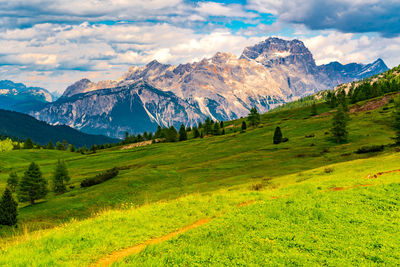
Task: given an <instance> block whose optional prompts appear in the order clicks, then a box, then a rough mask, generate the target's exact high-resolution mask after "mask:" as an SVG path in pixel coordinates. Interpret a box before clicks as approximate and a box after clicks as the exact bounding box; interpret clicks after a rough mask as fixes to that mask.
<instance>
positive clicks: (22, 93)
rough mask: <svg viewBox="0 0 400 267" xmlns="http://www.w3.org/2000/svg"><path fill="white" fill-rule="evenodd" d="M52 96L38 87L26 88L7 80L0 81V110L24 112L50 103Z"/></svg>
mask: <svg viewBox="0 0 400 267" xmlns="http://www.w3.org/2000/svg"><path fill="white" fill-rule="evenodd" d="M53 100H54V96H53V95H52V94H51V93H50V92H49V91H47V90H46V89H43V88H40V87H27V86H26V85H24V84H22V83H14V82H12V81H9V80H2V81H0V108H2V109H10V110H16V111H26V110H29V109H32V108H35V107H37V106H40V105H41V104H42V103H46V102H52V101H53Z"/></svg>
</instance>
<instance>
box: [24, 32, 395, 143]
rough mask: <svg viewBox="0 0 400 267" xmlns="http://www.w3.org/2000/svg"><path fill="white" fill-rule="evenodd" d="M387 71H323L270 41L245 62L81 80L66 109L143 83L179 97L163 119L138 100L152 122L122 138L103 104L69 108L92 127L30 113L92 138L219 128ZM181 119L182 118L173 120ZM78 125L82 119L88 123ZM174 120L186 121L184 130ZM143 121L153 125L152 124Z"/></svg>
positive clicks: (296, 47) (222, 59) (160, 67)
mask: <svg viewBox="0 0 400 267" xmlns="http://www.w3.org/2000/svg"><path fill="white" fill-rule="evenodd" d="M385 70H387V66H386V65H385V63H384V62H383V61H382V60H380V59H378V60H376V61H375V62H373V63H370V64H367V65H364V64H357V63H350V64H346V65H343V64H340V63H338V62H332V63H330V64H326V65H319V66H318V65H316V63H315V60H314V58H313V55H312V54H311V52H310V51H309V50H308V48H307V47H306V46H305V45H304V43H303V42H302V41H300V40H291V41H287V40H282V39H279V38H268V39H266V40H265V41H263V42H261V43H259V44H256V45H254V46H249V47H246V48H245V49H244V50H243V53H242V55H241V56H240V57H237V56H235V55H233V54H231V53H223V52H218V53H216V54H215V55H214V56H213V57H211V58H205V59H203V60H201V61H198V62H194V63H186V64H179V65H170V64H162V63H160V62H158V61H157V60H153V61H151V62H149V63H148V64H147V65H145V66H142V67H138V66H132V67H130V68H129V69H128V71H127V72H126V73H125V74H123V75H122V76H121V77H120V78H119V79H117V80H114V81H112V80H107V81H100V82H98V83H94V82H92V81H90V80H88V79H82V80H80V81H78V82H76V83H74V84H72V85H71V86H69V87H68V88H67V89H66V91H65V92H64V94H63V95H62V96H61V98H60V100H61V99H64V101H68V99H69V98H71V97H73V96H74V95H76V94H88V95H87V97H88V99H92V100H93V98H94V95H95V94H96V93H93V92H98V93H99V94H98V96H99V97H100V98H101V99H103V100H104V99H106V98H104V96H103V95H102V93H101V92H100V91H101V90H104V89H112V88H127V89H129V90H131V89H132V87H129V86H131V85H138V83H139V82H144V83H145V84H147V85H148V86H149V87H152V88H155V89H157V90H158V91H157V92H158V93H157V94H160V93H161V92H171V93H172V94H173V95H174V97H176V98H179V99H180V100H181V101H175V102H174V103H175V104H176V103H178V102H179V104H176V105H174V106H169V108H172V107H173V108H176V110H167V109H164V111H165V112H167V114H168V115H167V114H165V115H160V113H159V111H158V110H157V109H156V108H155V106H157V103H155V102H154V101H153V99H158V100H160V101H161V106H163V108H165V107H167V105H166V104H165V103H166V102H165V101H166V98H165V97H164V96H161V97H159V96H156V95H154V94H149V96H150V95H151V97H152V98H153V99H144V98H143V97H144V96H141V97H139V98H140V101H138V102H135V105H134V106H135V107H136V108H137V109H138V110H142V109H144V110H147V111H146V112H145V113H146V114H147V115H146V117H148V118H149V119H150V121H151V122H152V123H148V122H146V123H145V125H146V127H142V126H140V125H139V124H137V123H130V122H129V123H128V124H129V125H131V126H130V127H125V126H124V127H120V128H121V129H117V130H116V129H113V127H111V125H112V124H113V123H110V125H109V127H108V128H109V129H106V128H107V127H106V120H105V118H102V117H101V116H100V117H96V116H94V115H95V114H98V112H97V111H96V106H95V105H96V104H95V103H98V102H94V103H90V102H85V105H86V106H85V107H78V106H76V105H75V104H76V102H74V101H73V100H70V101H69V102H70V105H69V108H70V112H71V113H75V114H77V113H80V111H79V110H86V113H88V114H90V116H89V115H88V116H87V117H90V118H91V119H90V120H92V121H91V122H88V121H86V119H85V121H74V119H71V116H70V115H68V114H66V111H65V105H64V106H62V107H59V109H58V108H57V105H58V103H60V102H55V103H52V104H47V105H46V107H44V108H41V109H37V110H34V111H30V112H29V114H31V115H34V116H36V117H37V118H39V119H42V120H45V121H47V122H49V123H52V124H56V123H59V122H61V121H62V122H63V123H64V124H67V125H70V126H71V127H77V129H82V130H84V131H88V132H90V133H93V132H95V131H97V130H98V129H96V128H95V127H97V126H98V124H99V123H100V124H101V125H102V126H101V128H102V132H100V133H104V134H116V135H113V136H121V135H120V134H121V133H120V132H121V131H122V128H123V129H124V131H125V130H126V131H129V132H132V131H134V132H138V131H139V132H143V131H145V130H147V131H150V130H154V125H155V124H157V125H161V126H166V127H168V126H170V125H175V126H176V125H177V124H178V125H179V124H180V123H183V124H184V125H188V126H192V125H195V124H197V123H198V121H199V120H201V118H204V117H210V118H212V119H213V120H231V119H236V118H240V117H242V116H246V115H247V114H248V112H249V110H250V109H251V107H256V108H257V109H258V110H259V112H261V113H264V112H266V111H268V110H270V109H272V108H274V107H276V106H279V105H281V104H283V103H285V102H288V101H291V100H295V99H298V98H300V97H302V96H305V95H309V94H313V93H315V92H317V91H320V90H324V89H331V88H334V87H335V86H337V85H338V84H341V83H345V82H351V81H354V80H357V79H362V78H365V77H369V76H373V75H375V74H377V73H380V72H383V71H385ZM133 87H135V86H133ZM132 92H133V91H132ZM153 92H155V91H153ZM89 93H90V94H89ZM134 94H136V93H134ZM125 96H126V97H127V99H130V97H132V96H129V95H128V94H127V95H125ZM113 99H114V100H113V101H115V102H110V101H109V99H108V100H105V101H106V103H107V105H108V112H111V110H112V109H113V108H115V109H116V110H118V109H119V107H118V106H119V105H120V104H121V105H125V104H123V103H125V102H124V101H128V100H127V99H120V100H117V98H113ZM118 99H119V98H118ZM174 99H175V98H174ZM129 101H130V100H129ZM72 102H74V103H75V104H73V103H72ZM119 102H120V103H119ZM150 102H151V103H152V104H151V105H150V106H151V107H152V108H151V111H149V109H147V107H146V104H144V103H147V105H148V103H150ZM64 103H65V102H64ZM139 103H141V104H139ZM138 105H141V107H139V106H138ZM49 107H51V108H49ZM183 107H185V108H187V109H188V112H186V113H185V114H184V115H182V114H180V112H181V111H180V110H181V109H182V108H183ZM163 108H162V109H163ZM91 109H93V110H91ZM123 109H124V110H125V111H126V113H124V114H120V115H121V116H123V117H125V120H129V117H132V118H133V117H135V118H136V120H138V121H140V120H139V118H137V117H136V116H135V111H134V110H131V109H126V108H123ZM57 110H58V111H57ZM199 111H200V112H199ZM57 113H60V114H64V115H63V116H68V117H69V119H68V120H67V121H66V120H64V118H62V117H60V116H59V115H57ZM175 113H176V114H180V115H177V116H175ZM108 114H110V113H108ZM92 115H93V116H92ZM168 116H169V117H168ZM78 117H79V118H80V119H81V118H83V115H82V116H78ZM176 118H179V119H181V121H179V122H178V121H177V119H176ZM80 119H79V120H80ZM196 119H197V121H196ZM145 120H146V121H147V118H146V119H145ZM100 121H101V122H100ZM83 125H87V128H83ZM89 125H91V126H89ZM115 127H116V126H115Z"/></svg>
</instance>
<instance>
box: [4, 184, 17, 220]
mask: <svg viewBox="0 0 400 267" xmlns="http://www.w3.org/2000/svg"><path fill="white" fill-rule="evenodd" d="M17 207H18V203H17V202H16V201H15V200H14V198H13V197H12V194H11V191H10V189H8V188H6V190H5V191H4V193H3V196H2V198H1V202H0V225H8V226H12V225H15V224H17V215H18V210H17Z"/></svg>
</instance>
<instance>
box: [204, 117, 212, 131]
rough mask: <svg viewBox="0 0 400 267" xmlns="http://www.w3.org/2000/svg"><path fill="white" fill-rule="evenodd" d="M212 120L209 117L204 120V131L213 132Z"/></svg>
mask: <svg viewBox="0 0 400 267" xmlns="http://www.w3.org/2000/svg"><path fill="white" fill-rule="evenodd" d="M212 124H213V123H212V120H211V119H210V118H208V117H207V119H206V120H205V122H204V133H205V134H211V133H212V130H213V129H212Z"/></svg>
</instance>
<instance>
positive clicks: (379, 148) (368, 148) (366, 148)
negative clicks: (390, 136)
mask: <svg viewBox="0 0 400 267" xmlns="http://www.w3.org/2000/svg"><path fill="white" fill-rule="evenodd" d="M383 149H385V146H384V145H380V146H379V145H375V146H363V147H360V148H359V149H357V150H356V152H355V153H356V154H364V153H372V152H381V151H383Z"/></svg>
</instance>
